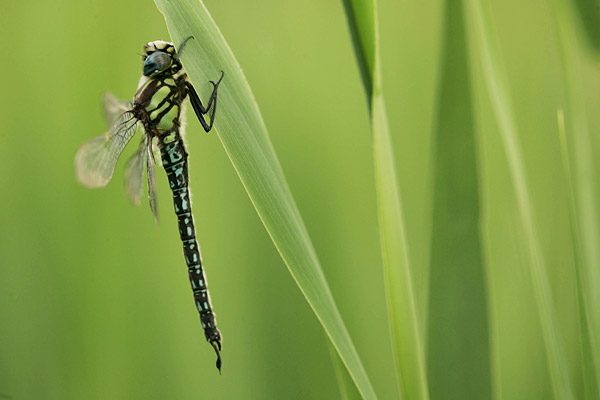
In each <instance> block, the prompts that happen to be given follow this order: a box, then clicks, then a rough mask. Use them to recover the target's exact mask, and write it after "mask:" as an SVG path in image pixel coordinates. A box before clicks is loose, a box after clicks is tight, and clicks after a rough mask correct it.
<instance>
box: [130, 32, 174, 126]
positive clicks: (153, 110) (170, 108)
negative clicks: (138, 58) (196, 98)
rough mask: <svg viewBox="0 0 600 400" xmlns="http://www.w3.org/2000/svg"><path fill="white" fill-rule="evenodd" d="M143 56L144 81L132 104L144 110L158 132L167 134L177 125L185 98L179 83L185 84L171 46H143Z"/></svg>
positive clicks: (157, 44)
mask: <svg viewBox="0 0 600 400" xmlns="http://www.w3.org/2000/svg"><path fill="white" fill-rule="evenodd" d="M144 52H145V53H146V55H144V56H143V60H144V79H143V80H142V82H141V84H140V87H139V88H138V93H137V94H136V99H135V103H137V104H138V105H139V106H141V107H142V108H144V109H145V111H146V112H147V115H148V116H149V118H150V120H151V122H152V125H154V127H155V128H156V129H157V131H158V132H167V131H170V130H171V129H173V128H174V127H175V126H176V125H177V120H178V118H179V113H180V106H181V102H182V101H183V98H184V97H185V94H183V93H181V90H179V89H180V87H181V83H180V81H181V82H183V80H185V74H183V71H181V70H182V65H181V62H180V61H179V57H178V55H177V53H176V50H175V46H173V44H172V43H169V42H165V41H162V40H155V41H153V42H149V43H146V45H145V46H144ZM180 71H181V73H180Z"/></svg>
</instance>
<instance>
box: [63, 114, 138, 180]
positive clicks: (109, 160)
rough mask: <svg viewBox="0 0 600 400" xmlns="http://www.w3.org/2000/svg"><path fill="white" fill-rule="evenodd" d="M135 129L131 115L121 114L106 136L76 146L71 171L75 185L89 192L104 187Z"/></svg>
mask: <svg viewBox="0 0 600 400" xmlns="http://www.w3.org/2000/svg"><path fill="white" fill-rule="evenodd" d="M137 125H138V120H137V119H136V118H135V116H134V115H133V113H132V112H131V111H127V112H124V113H122V114H121V115H120V116H119V118H118V119H117V120H116V121H115V123H114V124H113V125H112V127H111V128H110V130H109V131H108V132H106V133H105V134H104V135H100V136H98V137H95V138H93V139H91V140H88V141H87V142H85V143H84V144H82V145H81V146H79V149H77V153H76V154H75V171H76V173H77V179H78V180H79V182H81V183H82V184H83V185H85V186H87V187H89V188H97V187H102V186H106V185H107V184H108V182H110V179H111V178H112V176H113V173H114V172H115V166H116V165H117V161H118V160H119V156H120V155H121V153H122V152H123V149H124V148H125V146H126V145H127V143H129V141H130V140H131V138H132V137H133V135H134V133H135V131H136V129H137Z"/></svg>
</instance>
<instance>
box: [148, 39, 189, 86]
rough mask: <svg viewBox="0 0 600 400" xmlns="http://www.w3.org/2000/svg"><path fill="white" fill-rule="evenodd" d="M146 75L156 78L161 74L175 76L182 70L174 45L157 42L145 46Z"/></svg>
mask: <svg viewBox="0 0 600 400" xmlns="http://www.w3.org/2000/svg"><path fill="white" fill-rule="evenodd" d="M144 52H145V53H146V55H145V56H143V59H144V75H146V76H148V77H156V76H159V75H161V74H165V75H173V74H175V73H176V72H177V71H179V70H180V69H181V63H180V62H179V59H178V58H177V57H176V54H175V46H173V43H169V42H164V41H162V40H155V41H154V42H149V43H146V45H145V46H144Z"/></svg>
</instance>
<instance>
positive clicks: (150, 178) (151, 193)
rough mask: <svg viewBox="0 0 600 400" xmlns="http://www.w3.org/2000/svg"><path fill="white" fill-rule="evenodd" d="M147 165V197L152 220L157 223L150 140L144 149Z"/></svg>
mask: <svg viewBox="0 0 600 400" xmlns="http://www.w3.org/2000/svg"><path fill="white" fill-rule="evenodd" d="M146 152H147V156H146V159H147V164H148V196H149V198H150V209H151V210H152V214H154V220H155V221H156V222H158V209H157V208H156V181H155V180H154V152H153V151H152V140H149V141H148V146H147V147H146Z"/></svg>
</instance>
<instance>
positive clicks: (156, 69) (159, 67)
mask: <svg viewBox="0 0 600 400" xmlns="http://www.w3.org/2000/svg"><path fill="white" fill-rule="evenodd" d="M172 63H173V57H172V56H171V55H170V54H168V53H165V52H164V51H155V52H154V53H152V54H150V55H149V56H148V57H146V60H145V61H144V75H146V76H153V75H155V74H158V73H161V72H163V71H164V70H166V69H167V68H169V67H170V66H171V64H172Z"/></svg>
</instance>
